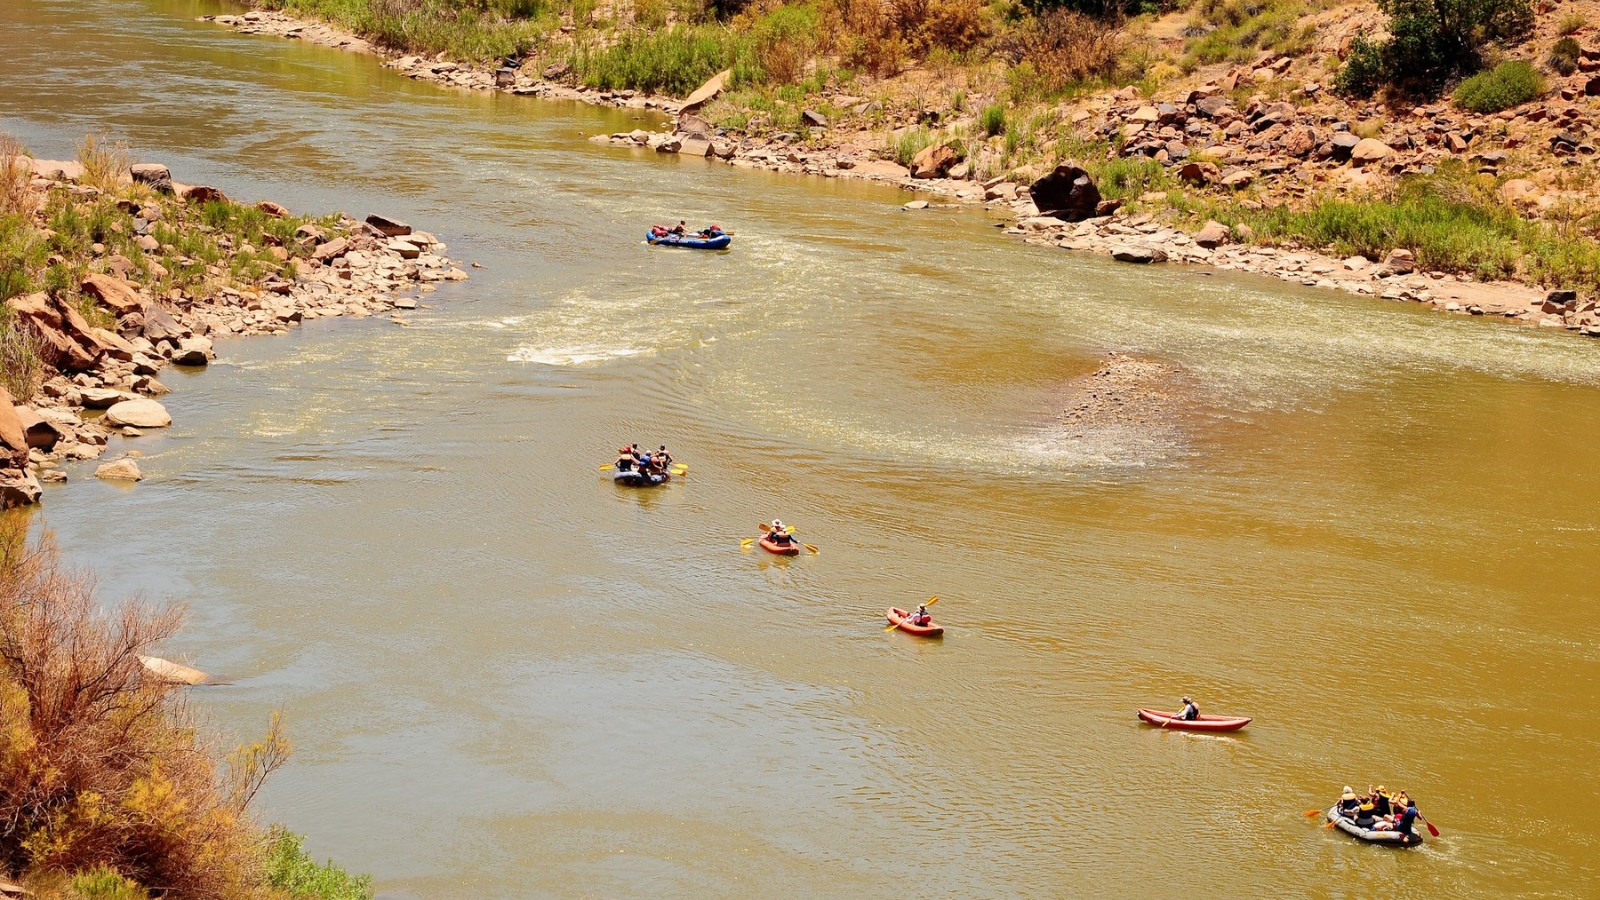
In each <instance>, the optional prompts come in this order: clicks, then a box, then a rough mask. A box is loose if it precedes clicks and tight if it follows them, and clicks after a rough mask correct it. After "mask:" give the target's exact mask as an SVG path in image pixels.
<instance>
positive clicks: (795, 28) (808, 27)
mask: <svg viewBox="0 0 1600 900" xmlns="http://www.w3.org/2000/svg"><path fill="white" fill-rule="evenodd" d="M817 21H818V13H817V10H816V8H815V7H812V6H810V5H806V6H780V7H778V8H777V9H775V10H773V11H772V12H770V13H768V14H767V15H764V16H762V17H761V18H759V19H757V20H756V22H755V24H754V25H753V26H752V27H751V28H750V31H749V38H750V40H751V42H752V43H753V44H754V50H755V58H756V60H757V61H758V62H759V63H760V66H761V71H762V76H763V77H762V80H763V81H765V82H768V83H772V84H793V83H794V82H796V81H799V80H800V79H801V78H802V77H804V75H805V72H806V66H807V65H808V64H809V63H810V62H811V59H812V57H813V56H814V55H815V54H816V52H817ZM740 80H741V81H746V82H748V81H749V79H740Z"/></svg>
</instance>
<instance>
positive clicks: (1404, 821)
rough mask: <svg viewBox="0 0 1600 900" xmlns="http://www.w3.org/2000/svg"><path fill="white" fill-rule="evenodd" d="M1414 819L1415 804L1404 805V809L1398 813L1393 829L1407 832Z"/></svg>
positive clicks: (1415, 818)
mask: <svg viewBox="0 0 1600 900" xmlns="http://www.w3.org/2000/svg"><path fill="white" fill-rule="evenodd" d="M1416 820H1417V808H1416V807H1415V806H1408V807H1406V811H1405V812H1403V813H1401V814H1400V821H1399V822H1398V823H1396V824H1395V830H1396V831H1400V832H1408V831H1410V830H1411V824H1412V823H1413V822H1415V821H1416Z"/></svg>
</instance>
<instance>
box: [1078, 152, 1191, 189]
mask: <svg viewBox="0 0 1600 900" xmlns="http://www.w3.org/2000/svg"><path fill="white" fill-rule="evenodd" d="M1087 169H1088V171H1089V174H1090V175H1091V176H1093V177H1094V181H1095V186H1096V187H1098V188H1099V189H1100V196H1102V197H1104V198H1105V199H1107V200H1126V199H1137V198H1138V197H1139V196H1140V195H1142V194H1144V193H1146V192H1148V191H1160V190H1165V189H1166V188H1167V187H1169V186H1170V185H1171V183H1172V180H1171V178H1170V177H1169V176H1168V174H1167V168H1166V166H1163V165H1162V164H1161V163H1159V162H1157V161H1156V160H1153V159H1151V158H1149V157H1146V156H1123V157H1118V158H1117V159H1113V160H1109V161H1104V162H1099V163H1094V162H1091V163H1089V164H1088V166H1087Z"/></svg>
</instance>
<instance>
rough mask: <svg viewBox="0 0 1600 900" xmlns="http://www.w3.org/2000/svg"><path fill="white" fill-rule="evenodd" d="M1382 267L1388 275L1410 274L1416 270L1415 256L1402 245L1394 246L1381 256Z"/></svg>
mask: <svg viewBox="0 0 1600 900" xmlns="http://www.w3.org/2000/svg"><path fill="white" fill-rule="evenodd" d="M1383 269H1384V272H1385V273H1386V274H1389V275H1410V274H1411V273H1412V272H1415V271H1416V270H1417V257H1416V254H1414V253H1412V252H1411V251H1410V250H1407V249H1405V248H1403V247H1396V248H1395V249H1393V250H1390V251H1389V255H1388V256H1386V257H1384V258H1383Z"/></svg>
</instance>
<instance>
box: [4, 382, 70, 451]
mask: <svg viewBox="0 0 1600 900" xmlns="http://www.w3.org/2000/svg"><path fill="white" fill-rule="evenodd" d="M0 390H3V389H0ZM4 402H5V400H4V398H0V403H4ZM14 408H15V409H16V411H17V421H19V422H21V423H22V435H23V438H24V439H25V440H26V441H27V443H28V446H29V447H32V448H33V449H35V450H43V451H44V452H45V453H49V452H50V451H51V450H54V449H55V446H56V442H57V441H59V440H61V438H62V437H64V436H65V435H63V434H62V432H61V426H60V425H57V424H56V423H54V422H52V421H50V420H49V419H46V418H43V417H41V416H40V415H39V414H38V413H37V412H35V411H34V409H33V407H31V406H22V405H18V406H16V407H14Z"/></svg>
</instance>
